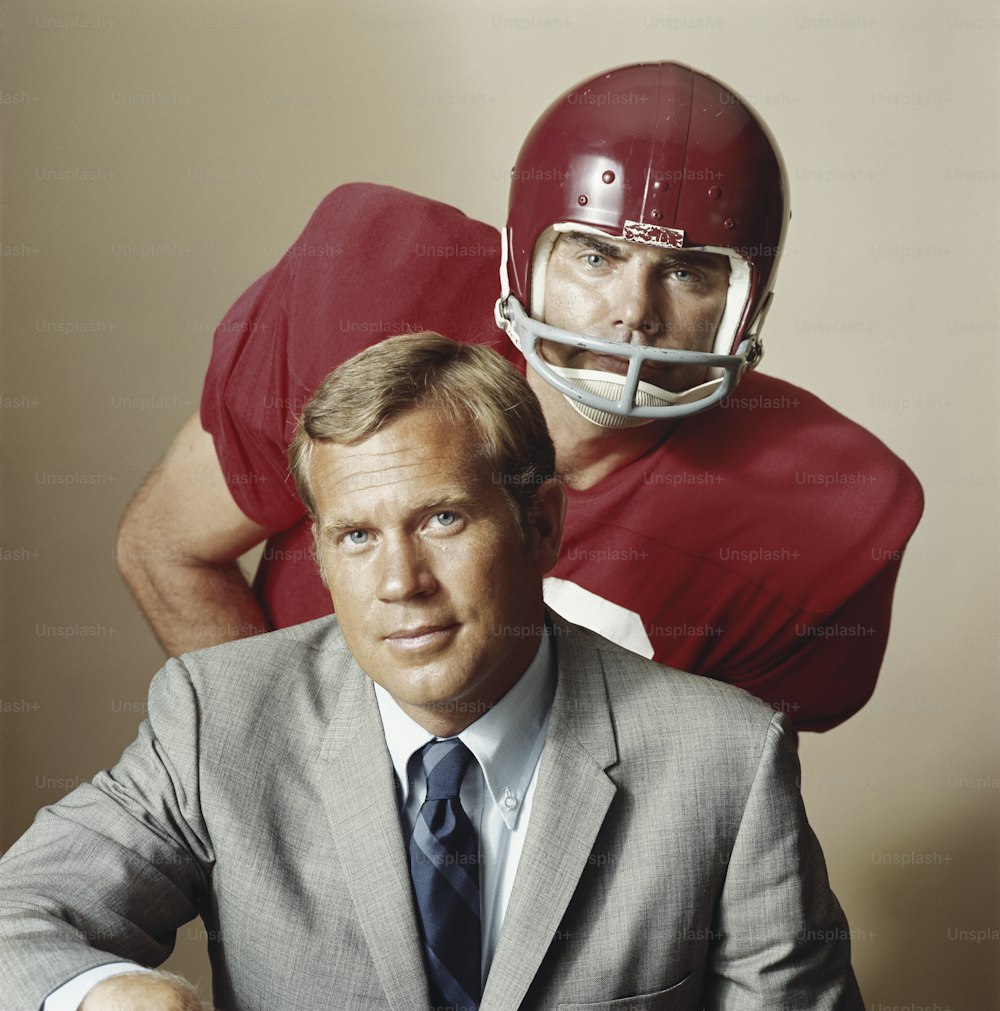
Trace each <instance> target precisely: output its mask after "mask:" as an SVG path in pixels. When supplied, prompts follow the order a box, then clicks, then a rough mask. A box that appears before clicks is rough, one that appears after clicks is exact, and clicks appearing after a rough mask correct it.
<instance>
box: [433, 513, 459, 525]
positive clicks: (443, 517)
mask: <svg viewBox="0 0 1000 1011" xmlns="http://www.w3.org/2000/svg"><path fill="white" fill-rule="evenodd" d="M434 518H435V519H436V520H437V521H438V523H440V524H441V526H443V527H450V526H451V525H452V523H454V522H455V520H456V519H457V518H458V517H456V516H455V514H454V513H437V514H436V515H435V517H434Z"/></svg>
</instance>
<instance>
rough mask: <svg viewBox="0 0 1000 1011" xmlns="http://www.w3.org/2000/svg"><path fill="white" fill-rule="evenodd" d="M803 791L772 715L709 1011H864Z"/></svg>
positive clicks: (732, 879)
mask: <svg viewBox="0 0 1000 1011" xmlns="http://www.w3.org/2000/svg"><path fill="white" fill-rule="evenodd" d="M798 783H799V764H798V758H797V756H796V754H795V750H794V747H793V746H792V745H791V742H790V740H789V731H788V726H787V721H786V719H785V717H784V716H782V715H781V714H775V716H774V717H773V719H772V720H771V724H770V726H769V728H768V734H767V740H766V744H765V747H764V750H763V753H762V755H761V758H760V763H759V765H758V768H757V773H756V775H755V777H754V781H753V785H752V787H751V789H750V793H749V796H748V799H747V804H746V808H745V810H744V812H743V817H742V820H741V822H740V828H739V830H738V832H737V835H736V839H735V842H734V844H733V848H732V851H731V853H730V858H729V866H728V870H727V874H726V881H725V885H724V887H723V892H722V897H721V900H720V903H719V908H718V915H717V921H716V925H715V936H716V937H717V938H718V940H717V943H716V945H715V948H714V952H713V955H712V958H711V960H710V964H709V971H708V978H707V980H706V987H705V1007H706V1009H712V1011H723V1009H725V1011H736V1009H739V1011H743V1009H747V1011H749V1009H751V1008H754V1009H756V1008H782V1009H783V1011H793V1009H801V1011H864V1003H863V1001H862V999H861V994H860V992H859V991H858V986H857V981H856V980H855V978H854V972H853V970H852V969H851V944H850V930H849V928H848V925H847V921H846V919H845V917H844V914H843V911H842V910H841V908H840V904H839V903H838V902H837V899H836V897H835V896H834V894H833V892H832V891H831V890H830V884H829V880H828V878H827V873H826V864H825V861H824V860H823V854H822V851H821V850H820V847H819V843H818V842H817V840H816V837H815V835H814V834H813V832H812V829H811V828H810V827H809V823H808V821H807V820H806V814H805V808H804V807H803V804H802V798H801V795H800V793H799V787H798Z"/></svg>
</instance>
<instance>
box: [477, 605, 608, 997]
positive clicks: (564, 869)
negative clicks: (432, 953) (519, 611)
mask: <svg viewBox="0 0 1000 1011" xmlns="http://www.w3.org/2000/svg"><path fill="white" fill-rule="evenodd" d="M556 625H557V632H558V634H557V635H556V637H555V643H556V647H557V651H558V684H557V687H556V695H555V699H554V700H553V703H552V716H551V719H550V722H549V729H548V734H547V736H546V740H545V750H544V751H543V753H542V758H541V766H540V768H539V772H538V782H537V785H536V787H535V795H534V798H533V800H532V804H531V822H530V825H529V827H528V835H527V838H526V839H525V844H524V850H523V852H522V854H521V860H520V863H519V864H518V869H517V877H516V878H515V881H514V887H513V890H512V892H511V897H510V902H509V904H508V906H507V913H506V916H505V918H504V925H503V930H502V931H501V933H500V942H499V944H498V945H497V950H496V953H495V955H494V959H493V965H492V967H491V969H490V973H489V977H488V978H487V981H486V991H485V993H484V994H483V1001H482V1004H481V1006H480V1011H510V1009H511V1008H517V1007H519V1006H520V1004H521V1002H522V1000H523V999H524V996H525V994H526V993H527V990H528V987H529V986H530V985H531V982H532V980H533V979H534V977H535V974H536V973H537V971H538V967H539V965H540V964H541V961H542V959H543V958H544V956H545V952H546V951H547V950H548V947H549V945H550V944H551V942H552V938H553V936H554V934H555V932H556V930H557V928H558V927H559V924H560V922H561V921H562V918H563V915H564V914H565V912H566V907H567V906H568V905H569V902H570V899H571V898H572V897H573V893H574V891H575V890H576V886H577V884H578V882H579V880H580V876H581V875H582V873H583V871H584V869H585V867H586V866H587V860H588V858H589V857H590V855H591V852H592V849H593V845H594V841H595V839H596V838H597V834H598V832H599V831H600V829H601V825H602V824H603V822H604V818H605V815H606V814H607V811H608V807H609V806H610V804H611V801H612V800H613V799H614V796H615V790H616V788H615V786H614V784H613V783H612V782H611V780H610V779H609V778H608V777H607V775H606V774H605V771H604V770H605V769H607V768H608V767H609V766H611V765H613V764H614V763H615V762H616V761H617V758H618V752H617V748H616V746H615V739H614V730H613V727H612V724H611V717H610V712H609V708H608V699H607V691H606V688H605V685H604V676H603V671H602V668H601V664H600V660H599V658H598V654H597V652H596V651H595V650H594V648H593V647H592V646H591V645H590V644H589V643H588V642H587V640H586V638H585V637H584V636H583V634H581V633H578V632H576V631H571V630H570V629H568V628H567V626H565V625H561V624H560V621H559V619H558V618H557V619H556Z"/></svg>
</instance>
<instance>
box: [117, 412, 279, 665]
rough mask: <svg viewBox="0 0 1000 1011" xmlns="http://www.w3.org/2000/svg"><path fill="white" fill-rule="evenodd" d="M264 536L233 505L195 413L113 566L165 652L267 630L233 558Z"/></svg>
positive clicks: (130, 513)
mask: <svg viewBox="0 0 1000 1011" xmlns="http://www.w3.org/2000/svg"><path fill="white" fill-rule="evenodd" d="M270 533H271V531H269V530H267V529H266V528H265V527H262V526H260V525H259V524H257V523H254V522H253V521H252V520H250V519H249V518H247V517H246V516H245V515H244V514H243V512H242V511H241V510H240V508H239V506H238V505H237V504H236V502H235V501H234V500H233V497H232V495H231V494H230V492H229V486H228V485H227V484H226V478H225V475H224V474H223V473H222V469H221V468H220V466H219V461H218V458H217V457H216V455H215V446H214V445H213V443H212V437H211V436H210V435H209V434H208V433H207V432H206V431H205V430H204V429H203V428H202V427H201V422H200V420H199V418H198V415H197V413H195V414H194V415H192V416H191V417H190V418H189V419H188V420H187V421H186V422H185V423H184V427H183V428H181V430H180V432H179V433H178V434H177V437H176V439H175V440H174V442H173V445H172V446H171V447H170V449H169V450H168V451H167V455H166V456H165V457H164V459H163V461H162V462H161V463H160V465H159V466H158V467H157V468H156V469H155V470H154V471H153V472H152V473H151V474H150V475H149V477H148V478H146V481H145V483H144V484H143V485H142V487H141V488H140V489H139V491H138V492H136V495H135V498H133V499H132V501H131V502H130V503H129V506H128V508H127V509H126V510H125V515H124V516H123V517H122V522H121V527H120V528H119V531H118V547H117V557H118V568H119V570H120V572H121V574H122V576H123V577H124V578H125V582H126V583H127V584H128V586H129V589H130V590H131V591H132V594H133V596H134V597H135V599H136V601H137V602H138V604H139V607H140V608H141V609H142V612H143V614H145V616H146V618H147V619H148V621H149V623H150V625H152V626H153V631H154V632H155V633H156V637H157V638H158V639H159V640H160V643H161V645H162V646H163V648H164V649H165V650H166V651H167V653H169V654H170V655H172V656H177V655H179V654H181V653H186V652H187V651H188V650H192V649H198V648H199V647H202V646H212V645H215V644H216V643H220V642H227V641H229V640H230V639H241V638H244V637H246V636H249V635H256V634H257V633H258V632H266V631H267V630H268V627H267V620H266V619H265V617H264V614H263V612H262V611H261V609H260V606H259V605H258V603H257V601H256V599H255V598H254V595H253V591H252V590H251V589H250V585H249V584H248V583H247V581H246V579H245V578H244V577H243V574H242V572H241V571H240V568H239V565H238V564H237V559H238V558H239V556H240V555H242V554H243V553H244V552H245V551H248V550H249V549H250V548H252V547H253V546H254V545H255V544H259V543H260V542H261V541H262V540H264V539H265V538H266V537H267V536H268V535H269V534H270Z"/></svg>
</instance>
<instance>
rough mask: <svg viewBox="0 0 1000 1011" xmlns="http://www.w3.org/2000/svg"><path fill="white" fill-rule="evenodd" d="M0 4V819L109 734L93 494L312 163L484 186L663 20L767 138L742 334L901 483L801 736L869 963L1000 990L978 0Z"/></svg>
mask: <svg viewBox="0 0 1000 1011" xmlns="http://www.w3.org/2000/svg"><path fill="white" fill-rule="evenodd" d="M4 33H5V36H6V38H5V42H4V53H3V63H4V66H5V68H6V70H5V73H4V78H3V83H2V99H0V102H2V115H3V119H4V122H5V128H4V141H5V144H4V154H3V207H2V215H3V217H2V224H3V238H2V244H3V256H2V259H0V266H2V269H3V338H4V351H3V377H2V380H0V395H2V398H3V400H2V407H3V409H2V421H3V429H4V437H3V438H4V471H5V492H4V514H3V521H4V527H3V534H2V541H0V547H2V555H0V558H2V562H0V572H2V574H3V576H4V577H5V578H4V586H5V589H4V601H3V603H4V610H3V613H4V625H5V627H4V641H5V644H6V645H5V647H4V654H5V667H4V672H3V677H4V680H3V683H2V686H0V701H2V705H0V748H2V752H0V754H2V759H3V763H4V765H3V777H2V796H0V800H2V812H3V826H2V833H0V845H7V844H9V843H10V842H11V841H12V840H13V839H14V838H15V837H16V836H17V835H18V834H19V833H20V832H21V831H22V830H23V829H24V828H25V827H26V826H27V825H28V823H29V821H30V819H31V816H32V814H33V812H34V811H35V809H36V808H38V807H39V806H40V805H42V804H45V803H48V802H50V801H53V800H55V799H56V798H58V797H59V796H61V795H62V794H63V793H64V792H66V790H67V788H69V787H71V786H73V785H75V784H76V783H78V782H79V781H81V780H82V779H86V778H89V777H90V776H91V775H92V774H93V773H94V772H95V771H96V770H97V769H98V768H101V767H102V766H105V765H107V764H109V763H111V762H112V761H113V760H114V759H115V758H116V756H117V755H118V753H119V752H120V750H121V748H122V747H123V746H124V745H125V744H126V743H127V742H128V741H129V740H130V739H131V738H132V736H133V734H134V730H135V726H136V723H137V721H138V719H139V718H140V717H141V713H142V711H143V707H144V698H145V689H146V686H147V682H148V680H149V678H150V676H151V674H152V673H153V672H154V670H155V669H156V668H157V666H158V665H159V662H160V655H159V652H158V649H157V647H156V645H155V643H154V642H153V640H152V637H151V636H150V634H149V633H148V631H147V629H146V627H145V626H144V624H143V621H142V620H141V618H140V617H139V615H138V613H137V611H136V610H135V609H134V607H133V605H132V604H131V602H130V599H129V597H128V595H127V593H126V591H125V589H124V588H123V586H122V585H121V583H120V582H119V580H118V577H117V575H116V572H115V566H114V558H113V544H114V532H115V527H116V523H117V519H118V516H119V513H120V512H121V509H122V507H123V506H124V504H125V502H126V500H127V499H128V497H129V495H130V493H131V491H132V490H133V489H134V488H135V486H136V485H137V484H138V482H139V481H140V480H141V478H142V477H143V475H144V473H145V471H146V470H147V469H148V468H149V466H150V465H151V464H152V463H153V461H154V460H155V459H156V458H157V457H158V456H159V454H160V453H161V452H162V450H163V449H164V447H165V446H166V444H167V443H168V441H169V439H170V437H171V435H172V433H173V432H174V430H175V429H176V428H177V427H178V425H179V424H180V423H181V421H182V420H183V419H184V418H185V417H186V416H187V415H188V414H189V413H190V412H191V411H192V410H193V409H194V408H195V406H196V404H197V398H198V393H199V388H200V383H201V377H202V371H203V369H204V366H205V364H206V362H207V359H208V354H209V347H210V339H211V332H212V329H213V327H214V324H215V323H216V322H217V320H218V319H219V317H220V316H221V314H222V313H223V312H224V311H225V309H226V308H227V307H228V304H229V303H230V301H231V300H232V299H233V298H234V297H235V296H236V295H237V294H238V293H239V292H240V291H241V290H242V289H243V287H244V286H245V285H246V284H247V283H249V282H250V281H251V280H252V279H253V278H254V277H256V276H257V275H258V274H259V273H261V272H262V271H263V270H265V269H266V268H267V267H269V266H270V265H271V264H272V263H273V262H274V261H275V260H276V258H277V257H278V256H279V254H280V253H281V251H282V250H283V249H284V247H285V246H286V245H288V244H289V243H290V242H291V241H292V240H293V239H294V238H295V236H296V234H297V232H298V230H299V229H300V227H301V226H302V225H303V223H304V222H305V220H306V218H307V216H308V215H309V213H310V211H311V209H312V208H313V206H314V205H315V204H316V203H317V202H318V201H319V199H320V198H321V197H322V196H323V195H324V194H325V193H326V192H327V191H328V190H329V189H331V188H332V187H333V186H334V185H336V184H337V183H340V182H344V181H348V180H355V179H368V180H376V181H380V182H385V183H392V184H395V185H399V186H402V187H405V188H408V189H412V190H415V191H417V192H420V193H424V194H427V195H429V196H432V197H436V198H440V199H443V200H446V201H448V202H450V203H454V204H457V205H458V206H460V207H462V208H463V209H464V210H466V211H467V212H468V213H470V214H472V215H474V216H477V217H481V218H483V219H485V220H487V221H491V222H493V223H495V224H499V223H501V221H502V217H503V214H504V209H505V180H506V176H507V171H508V169H509V167H510V165H511V162H512V160H513V157H514V154H515V152H516V150H517V147H518V145H519V143H520V140H521V138H522V136H523V134H524V132H525V131H526V130H527V128H528V127H529V125H530V124H531V123H532V121H533V119H534V118H535V116H536V115H537V113H538V112H540V111H541V109H542V108H543V107H544V106H545V105H546V104H547V103H548V102H549V101H550V100H551V99H552V98H554V97H555V96H556V94H558V93H559V92H561V91H562V90H563V89H564V88H566V87H568V86H569V85H570V84H572V83H574V82H576V81H577V80H579V79H581V78H583V77H585V76H588V75H589V74H590V73H592V72H595V71H597V70H599V69H602V68H605V67H610V66H614V65H616V64H620V63H626V62H632V61H634V60H637V59H641V58H649V59H658V58H674V59H679V60H682V61H687V62H690V63H692V64H694V65H696V66H699V67H702V68H703V69H706V70H708V71H710V72H712V73H714V74H715V75H717V76H719V77H721V78H722V79H723V80H725V81H727V82H729V83H730V84H731V85H732V86H733V87H735V88H736V89H737V90H738V91H740V92H742V93H743V94H744V95H745V96H746V97H747V98H748V99H749V100H750V101H751V102H752V103H753V104H755V105H756V106H757V108H758V109H759V110H760V111H761V112H762V113H763V114H764V116H765V117H766V118H767V119H768V121H769V122H770V124H771V126H772V128H773V130H774V132H775V134H776V135H777V137H778V138H779V140H780V143H781V145H782V147H783V150H784V153H785V157H786V160H787V162H788V165H789V171H790V177H791V183H792V194H793V197H792V199H793V206H794V209H795V218H794V221H793V225H792V231H791V237H790V241H789V246H788V250H787V254H786V258H785V260H784V263H783V267H782V273H781V277H780V279H779V284H778V298H777V300H776V303H775V308H774V310H773V312H772V313H771V316H770V319H769V321H768V327H767V331H766V336H767V343H768V356H767V360H766V363H765V366H766V370H769V371H771V372H774V373H775V374H778V375H781V376H783V377H784V378H787V379H789V380H791V381H793V382H796V383H799V384H801V385H804V386H806V387H808V388H809V389H811V390H813V391H815V392H817V393H818V394H819V395H821V396H822V397H824V398H825V399H827V400H829V401H831V402H832V403H833V404H835V405H836V406H837V407H839V408H840V409H841V410H843V411H844V412H845V413H847V414H848V415H850V416H851V417H853V418H855V419H856V420H858V421H860V422H861V423H863V424H865V425H866V426H868V427H869V428H871V429H872V430H873V431H875V432H876V433H877V434H878V435H879V436H881V437H882V438H883V439H884V440H885V441H886V442H887V443H888V444H889V445H890V446H891V447H892V448H893V449H894V450H895V451H896V452H898V453H899V454H900V455H902V456H903V457H904V458H905V459H906V460H907V461H908V462H909V463H910V465H911V466H912V467H913V468H914V470H915V471H916V472H917V473H918V475H919V476H920V477H921V479H922V480H923V482H924V486H925V489H926V493H927V512H926V515H925V518H924V520H923V523H922V525H921V527H920V528H919V530H918V531H917V534H916V537H915V539H914V541H913V543H912V546H911V550H910V552H909V555H908V557H907V559H906V562H905V564H904V566H903V572H902V577H901V581H900V585H899V589H898V592H897V596H896V612H895V618H894V625H893V632H892V637H891V641H890V644H889V650H888V655H887V657H886V661H885V665H884V668H883V673H882V677H881V681H880V683H879V686H878V690H877V692H876V695H875V698H874V699H873V701H872V702H871V703H870V704H869V705H868V706H867V707H866V708H865V709H864V710H863V712H862V713H861V714H860V715H858V716H857V717H856V718H854V719H853V720H851V721H850V722H849V724H847V725H846V726H844V727H842V728H840V729H838V730H836V731H834V732H832V733H830V734H828V735H826V736H821V737H816V736H811V737H808V738H807V739H805V740H804V741H803V743H802V748H801V752H802V759H803V765H804V774H803V779H804V784H803V785H804V791H805V795H806V800H807V804H808V807H809V810H810V814H811V817H812V820H813V822H814V825H815V827H816V829H817V832H818V834H819V835H820V838H821V839H822V841H823V842H824V845H825V849H826V852H827V855H828V861H829V864H830V869H831V874H832V878H833V881H834V885H835V887H836V889H837V891H838V893H839V895H840V897H841V900H842V902H843V904H844V906H845V908H846V910H847V912H848V915H849V918H850V921H851V926H852V929H853V931H854V934H855V952H856V966H857V970H858V974H859V977H860V979H861V983H862V987H863V990H864V992H865V995H866V999H867V1001H868V1004H869V1007H870V1008H872V1009H873V1011H883V1009H884V1011H888V1009H889V1008H895V1007H903V1008H907V1009H910V1008H934V1009H941V1011H943V1009H951V1011H959V1009H962V1011H966V1009H967V1011H979V1009H983V1008H986V1007H989V1006H997V1001H998V999H1000V997H998V978H997V968H996V966H997V964H998V963H1000V933H998V930H1000V913H998V905H997V840H998V833H997V820H998V819H997V811H998V799H1000V768H998V761H997V746H996V737H997V729H996V728H997V715H998V706H997V688H996V685H997V667H998V617H997V615H998V601H997V568H998V566H997V560H998V551H997V526H996V518H997V515H998V511H997V485H998V481H997V475H998V467H997V458H998V452H997V451H998V438H997V436H998V412H997V407H996V403H997V380H998V361H997V358H998V356H997V342H998V336H1000V325H998V315H997V309H998V306H997V295H996V291H997V282H996V266H995V260H996V253H995V249H996V226H997V205H998V199H997V183H998V180H1000V159H998V143H997V132H996V125H995V124H996V116H997V108H996V106H997V101H996V98H997V74H996V64H995V56H994V55H993V54H994V53H995V51H996V48H997V44H998V42H1000V8H998V6H997V4H996V3H990V2H978V3H976V2H973V3H962V2H959V3H956V4H952V5H945V4H938V3H932V2H929V0H924V2H921V3H909V4H904V3H871V2H860V0H848V2H847V3H841V4H837V5H833V4H820V3H808V2H805V3H791V2H788V3H783V2H777V0H766V2H758V3H754V4H748V3H744V2H741V0H730V2H725V3H694V2H691V3H688V4H664V3H662V2H659V0H657V2H644V0H643V2H635V3H628V2H625V0H604V2H600V3H598V2H593V0H574V2H564V3H557V2H555V0H540V2H537V3H534V4H529V3H527V2H523V0H506V2H502V3H489V4H487V3H482V4H478V3H470V2H453V0H447V2H445V0H437V2H433V0H411V2H409V3H396V2H392V3H383V4H379V3H378V2H376V0H369V2H368V3H361V2H355V0H347V2H341V3H334V2H332V0H322V2H319V0H309V2H297V3H296V2H293V3H286V4H280V5H279V4H274V3H264V2H256V0H247V2H239V0H229V2H225V0H219V2H212V3H208V2H200V3H196V2H192V0H186V2H185V0H182V2H172V3H167V2H162V3H156V2H151V0H147V2H136V0H132V2H125V0H117V2H115V0H108V2H92V3H86V2H70V0H43V2H37V3H28V2H17V3H13V4H8V5H7V9H6V11H5V14H4ZM143 247H145V248H143ZM149 247H152V248H149ZM136 248H138V249H139V253H136V252H135V249H136ZM199 932H200V931H199V929H198V928H196V927H194V926H192V927H191V928H189V929H186V930H182V931H181V941H180V953H179V955H177V956H175V959H176V962H175V964H177V965H179V966H180V967H181V968H182V969H186V970H188V971H191V972H193V973H195V974H197V973H200V972H202V971H203V966H202V963H201V962H200V961H199V960H198V958H197V956H196V954H193V952H194V951H195V949H197V947H198V945H199V938H198V935H199Z"/></svg>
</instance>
